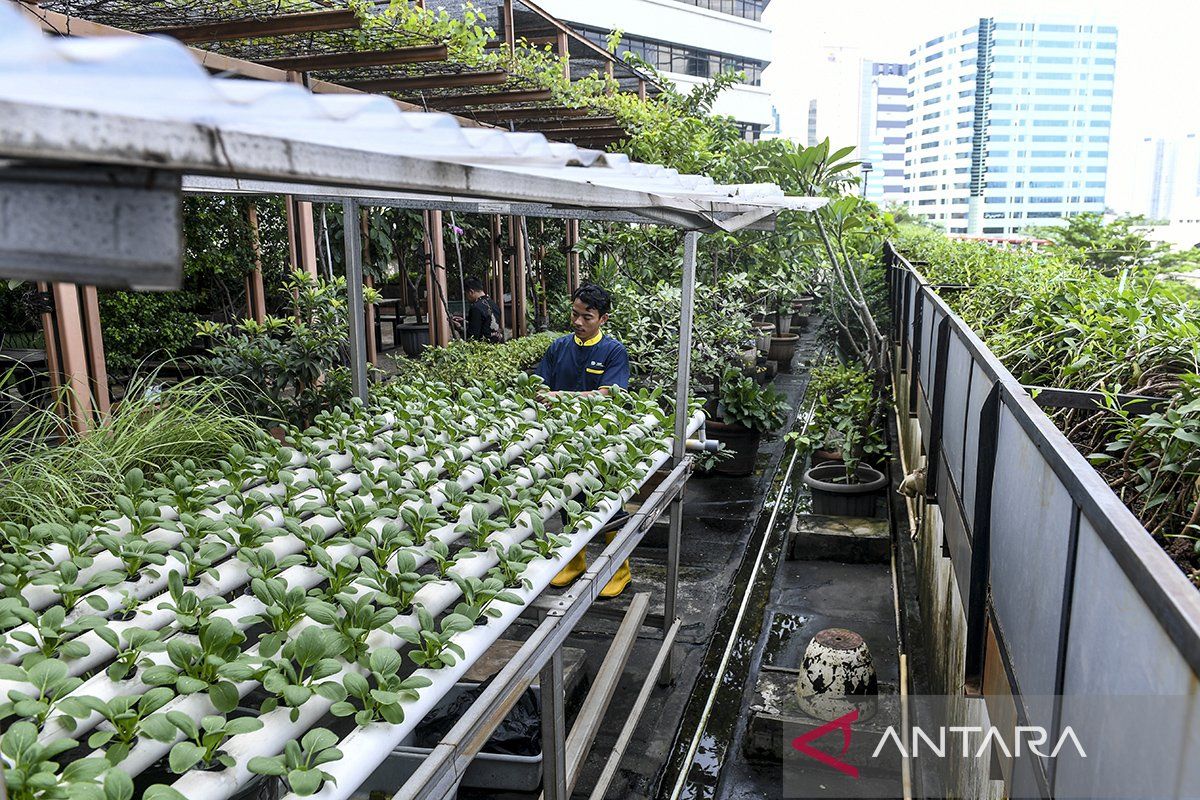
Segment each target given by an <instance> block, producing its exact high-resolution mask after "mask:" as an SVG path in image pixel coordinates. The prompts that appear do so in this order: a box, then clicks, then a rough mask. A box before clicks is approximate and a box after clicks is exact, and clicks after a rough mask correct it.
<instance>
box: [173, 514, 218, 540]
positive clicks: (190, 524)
mask: <svg viewBox="0 0 1200 800" xmlns="http://www.w3.org/2000/svg"><path fill="white" fill-rule="evenodd" d="M163 527H164V528H166V529H167V530H171V531H175V532H176V533H179V534H182V535H183V541H185V542H187V543H189V544H190V545H192V547H195V548H198V547H199V546H200V545H201V544H202V543H203V542H204V540H205V539H207V538H208V537H210V536H216V535H217V534H218V533H219V532H220V531H222V530H224V528H225V526H224V525H223V524H222V523H221V521H220V520H216V519H213V518H212V517H206V516H203V515H201V514H196V513H190V512H182V513H181V514H180V515H179V519H176V520H171V521H169V522H165V523H163Z"/></svg>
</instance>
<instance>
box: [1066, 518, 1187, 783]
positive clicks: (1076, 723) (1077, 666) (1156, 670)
mask: <svg viewBox="0 0 1200 800" xmlns="http://www.w3.org/2000/svg"><path fill="white" fill-rule="evenodd" d="M1071 610H1072V613H1071V615H1070V620H1071V623H1070V629H1069V631H1068V633H1067V641H1066V648H1065V663H1064V670H1063V677H1064V685H1063V695H1064V697H1063V703H1062V712H1061V723H1060V729H1059V731H1060V733H1061V730H1062V729H1063V728H1065V727H1066V726H1068V725H1069V726H1070V727H1071V729H1072V730H1073V731H1074V732H1075V734H1076V735H1077V736H1078V737H1079V738H1080V741H1081V742H1083V743H1085V750H1086V751H1087V758H1086V759H1083V758H1079V757H1078V755H1077V754H1076V753H1075V752H1074V750H1070V749H1064V750H1063V751H1062V752H1061V753H1060V755H1059V758H1058V759H1057V764H1056V766H1055V775H1054V786H1055V788H1056V793H1058V794H1061V795H1063V796H1070V797H1121V796H1130V797H1134V796H1136V797H1177V796H1181V794H1183V795H1184V796H1186V795H1188V794H1191V795H1194V793H1195V792H1196V791H1197V789H1198V788H1200V784H1191V785H1190V786H1188V787H1187V788H1188V789H1189V790H1190V791H1189V792H1186V793H1181V792H1180V790H1181V789H1182V788H1184V787H1183V786H1181V785H1180V784H1179V780H1180V777H1181V775H1180V772H1181V767H1182V766H1183V765H1184V764H1186V763H1187V762H1189V761H1193V762H1194V761H1196V760H1197V754H1198V753H1200V718H1198V716H1197V712H1200V708H1198V707H1197V706H1196V704H1197V702H1200V698H1198V697H1197V687H1196V676H1195V673H1194V672H1193V671H1192V668H1191V666H1190V665H1189V664H1188V663H1187V661H1186V660H1185V659H1184V658H1183V656H1182V655H1181V654H1180V653H1179V651H1178V650H1177V649H1176V648H1175V647H1174V646H1173V643H1172V641H1171V638H1170V637H1169V636H1168V635H1167V633H1166V631H1164V630H1163V627H1162V625H1161V624H1160V623H1159V621H1158V620H1157V619H1156V618H1155V615H1154V613H1153V612H1152V611H1151V609H1150V607H1149V606H1147V605H1146V604H1145V603H1144V602H1142V601H1141V598H1140V596H1139V594H1138V592H1137V591H1136V590H1135V588H1134V586H1133V584H1132V583H1131V582H1130V580H1129V578H1128V576H1126V575H1125V573H1124V571H1123V570H1122V569H1121V566H1120V565H1119V564H1118V563H1117V561H1116V559H1115V558H1114V557H1113V555H1112V553H1111V552H1110V551H1109V549H1108V547H1107V546H1106V545H1105V543H1104V540H1103V539H1102V538H1101V536H1100V534H1099V533H1098V532H1097V531H1096V529H1095V528H1094V527H1093V526H1092V524H1091V522H1090V521H1089V520H1088V519H1087V518H1086V517H1083V518H1081V519H1080V523H1079V535H1078V547H1077V550H1076V555H1075V572H1074V592H1073V598H1072V602H1071ZM1155 696H1159V697H1161V698H1162V699H1161V700H1156V699H1155ZM1114 720H1119V726H1117V725H1114ZM1056 738H1057V737H1056ZM1136 743H1142V746H1139V745H1138V744H1136Z"/></svg>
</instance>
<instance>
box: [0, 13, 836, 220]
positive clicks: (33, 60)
mask: <svg viewBox="0 0 1200 800" xmlns="http://www.w3.org/2000/svg"><path fill="white" fill-rule="evenodd" d="M5 156H7V157H14V158H29V159H49V160H55V161H61V160H66V161H72V162H85V163H99V164H121V165H127V166H141V167H152V168H157V169H166V170H171V171H176V172H181V173H192V174H197V175H206V176H217V177H223V178H230V179H232V178H248V179H260V180H269V181H281V182H285V183H288V184H301V185H307V186H338V187H342V188H343V189H346V188H360V189H364V190H374V191H398V192H418V193H424V194H436V195H445V194H455V195H462V196H466V197H476V198H490V199H496V200H506V201H512V202H535V203H545V204H549V205H551V206H554V207H560V208H564V209H567V208H573V207H574V208H585V209H601V208H602V209H618V210H624V211H631V212H636V213H639V214H642V213H644V214H646V216H647V218H649V219H654V220H655V221H663V222H667V223H669V224H676V225H679V226H681V227H691V228H704V227H710V226H713V225H714V224H715V225H716V226H718V227H736V226H737V225H739V224H745V223H746V221H750V220H749V217H754V218H755V219H761V218H762V217H763V216H764V215H766V214H767V213H768V212H770V213H773V212H775V211H778V210H783V209H796V210H812V209H815V208H817V207H819V206H820V205H822V204H823V203H824V202H825V201H824V199H822V198H798V197H785V195H784V194H783V192H782V191H781V190H780V189H779V187H777V186H774V185H773V184H753V185H741V186H720V185H717V184H715V183H714V182H713V181H712V180H711V179H710V178H707V177H705V176H700V175H682V174H680V173H678V172H677V171H675V170H673V169H669V168H666V167H663V166H660V165H655V164H642V163H637V162H632V161H630V160H629V159H628V158H627V157H625V156H624V155H620V154H611V153H603V152H600V151H595V150H584V149H581V148H577V147H575V146H574V145H571V144H564V143H558V142H550V141H548V140H547V139H546V138H545V137H544V136H542V135H541V134H537V133H510V132H507V131H502V130H498V129H485V128H460V127H459V125H458V123H457V122H456V121H455V119H454V118H453V117H452V116H450V115H448V114H438V113H421V112H406V111H401V110H400V109H399V108H398V107H397V106H396V104H395V103H393V102H391V101H390V100H389V99H387V98H385V97H381V96H376V95H369V94H320V95H317V94H313V93H311V92H309V91H307V90H306V89H304V88H303V87H301V86H299V85H296V84H284V83H269V82H256V81H247V80H241V79H228V78H213V77H210V76H209V75H208V74H207V72H206V71H205V70H204V69H203V68H202V67H201V66H200V65H199V64H198V63H197V62H196V61H195V59H194V58H193V57H192V55H191V54H190V53H189V52H188V50H187V48H185V47H184V46H183V45H181V44H179V43H178V42H176V41H175V40H173V39H169V38H165V37H153V36H128V37H123V36H122V37H101V38H74V37H72V38H57V37H49V36H46V35H44V34H42V33H41V31H40V30H38V29H37V27H36V26H35V25H33V24H32V23H31V22H29V21H28V20H27V19H25V18H24V17H23V16H22V15H21V14H19V13H18V12H17V11H16V10H15V9H13V8H12V7H11V6H9V5H8V4H0V157H5ZM731 215H744V216H743V217H742V218H739V219H743V221H742V222H731V221H730V216H731Z"/></svg>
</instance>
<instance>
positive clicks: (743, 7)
mask: <svg viewBox="0 0 1200 800" xmlns="http://www.w3.org/2000/svg"><path fill="white" fill-rule="evenodd" d="M767 1H768V0H676V2H679V3H686V4H688V5H690V6H698V7H699V8H707V9H708V10H709V11H718V12H720V13H722V14H729V15H731V16H734V17H741V18H742V19H753V20H760V21H761V20H762V12H763V9H764V8H766V6H767Z"/></svg>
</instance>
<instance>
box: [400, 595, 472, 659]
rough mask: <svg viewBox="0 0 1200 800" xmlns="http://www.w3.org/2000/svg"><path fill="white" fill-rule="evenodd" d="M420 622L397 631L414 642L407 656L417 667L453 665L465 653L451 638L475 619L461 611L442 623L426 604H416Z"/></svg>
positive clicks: (407, 640)
mask: <svg viewBox="0 0 1200 800" xmlns="http://www.w3.org/2000/svg"><path fill="white" fill-rule="evenodd" d="M417 624H418V625H419V626H420V627H419V628H410V627H408V626H407V625H404V626H400V627H398V628H397V629H396V634H397V635H398V636H399V637H400V638H402V639H404V641H406V642H408V643H409V644H411V645H413V646H414V649H412V650H410V651H409V652H408V657H409V658H410V659H412V661H413V663H414V664H416V665H417V666H418V667H426V668H428V669H441V668H442V667H446V666H453V665H454V664H455V662H456V659H457V658H465V657H466V653H465V652H464V651H463V649H462V648H461V647H460V646H459V645H457V644H455V643H454V642H453V641H451V639H452V638H453V637H454V635H455V634H456V633H462V632H463V631H469V630H470V629H471V628H473V627H474V626H475V623H474V622H472V621H471V620H469V619H467V618H466V617H464V616H463V615H461V614H447V615H446V616H445V617H444V618H443V619H442V624H441V626H440V627H439V626H438V624H437V623H436V622H434V619H433V616H432V615H431V614H430V613H429V612H428V611H426V610H425V607H424V606H417Z"/></svg>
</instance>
